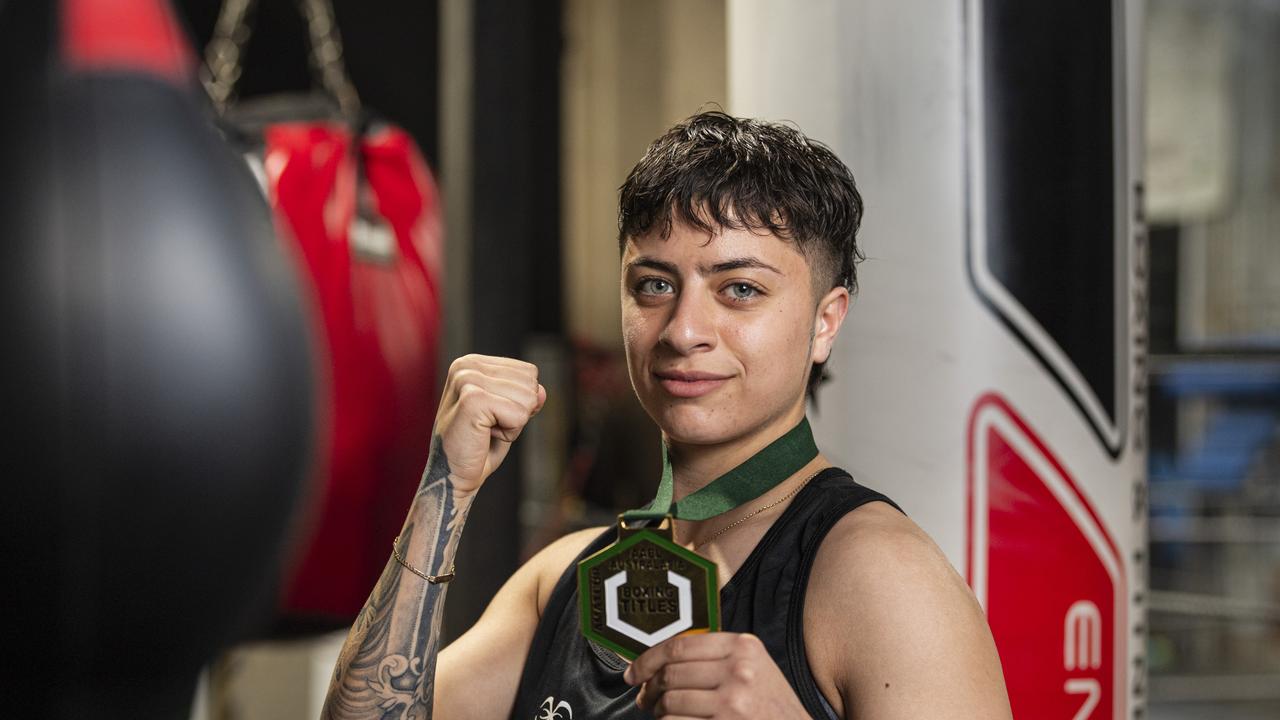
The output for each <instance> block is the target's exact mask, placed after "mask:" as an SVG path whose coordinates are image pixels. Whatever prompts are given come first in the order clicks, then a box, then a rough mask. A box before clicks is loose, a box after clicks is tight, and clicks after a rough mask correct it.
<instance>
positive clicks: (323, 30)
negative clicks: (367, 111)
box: [200, 0, 360, 118]
mask: <svg viewBox="0 0 1280 720" xmlns="http://www.w3.org/2000/svg"><path fill="white" fill-rule="evenodd" d="M257 6H258V0H223V2H222V8H221V10H219V12H218V21H217V23H216V24H215V25H214V27H213V37H212V38H210V39H209V44H208V45H206V46H205V49H204V62H205V66H204V68H202V69H201V73H200V79H201V82H203V83H204V87H205V91H206V92H208V93H209V97H210V98H212V99H213V104H214V105H215V106H216V107H217V108H218V112H220V113H223V112H226V110H227V108H229V107H230V106H231V105H233V104H234V103H235V99H236V84H237V83H238V82H239V80H240V75H241V74H242V72H243V70H244V48H245V46H246V45H247V44H248V42H249V36H250V35H252V34H253V14H254V12H255V11H256V10H257ZM296 7H297V8H298V11H299V13H300V14H301V15H302V18H303V20H305V21H306V24H307V45H308V48H309V50H310V60H311V71H312V73H313V74H314V76H315V78H316V79H318V80H319V81H320V87H322V88H323V89H324V91H325V92H326V93H327V94H328V95H329V96H330V97H331V98H332V99H333V100H334V102H336V103H337V105H338V109H339V111H340V112H341V113H342V114H343V115H344V116H346V117H348V118H357V117H359V115H360V96H359V95H358V94H357V93H356V88H355V85H354V84H352V82H351V76H350V75H348V74H347V67H346V64H345V63H344V62H343V54H342V37H341V35H339V33H338V24H337V21H336V20H335V19H334V14H333V3H332V0H297V2H296Z"/></svg>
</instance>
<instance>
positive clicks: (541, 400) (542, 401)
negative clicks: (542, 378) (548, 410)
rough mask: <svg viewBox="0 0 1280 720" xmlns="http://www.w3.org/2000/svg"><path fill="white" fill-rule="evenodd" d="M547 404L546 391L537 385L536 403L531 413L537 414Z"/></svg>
mask: <svg viewBox="0 0 1280 720" xmlns="http://www.w3.org/2000/svg"><path fill="white" fill-rule="evenodd" d="M546 404H547V389H546V388H544V387H542V385H541V384H539V385H538V403H537V404H536V405H534V406H533V413H534V414H535V415H537V414H538V412H539V411H541V410H542V406H543V405H546Z"/></svg>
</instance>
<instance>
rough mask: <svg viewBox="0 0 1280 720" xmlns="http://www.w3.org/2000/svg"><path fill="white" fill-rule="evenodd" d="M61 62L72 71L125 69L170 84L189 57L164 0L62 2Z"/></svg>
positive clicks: (182, 77) (186, 71) (187, 68)
mask: <svg viewBox="0 0 1280 720" xmlns="http://www.w3.org/2000/svg"><path fill="white" fill-rule="evenodd" d="M61 21H62V58H63V62H64V63H65V64H66V66H67V68H68V69H69V70H70V71H71V72H77V73H79V72H89V73H92V72H104V71H125V72H141V73H148V74H152V75H157V76H159V77H161V78H163V79H165V80H168V81H170V82H172V83H174V84H178V85H181V84H185V83H186V82H188V81H189V79H190V78H191V77H192V72H193V69H194V63H193V56H192V53H191V50H190V48H189V46H188V45H187V39H186V36H185V35H184V34H183V33H182V30H181V29H180V28H179V27H178V23H177V22H176V20H175V19H174V17H173V13H172V11H171V9H170V8H169V4H168V3H167V2H166V0H62V16H61Z"/></svg>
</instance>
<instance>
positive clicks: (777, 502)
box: [693, 468, 826, 550]
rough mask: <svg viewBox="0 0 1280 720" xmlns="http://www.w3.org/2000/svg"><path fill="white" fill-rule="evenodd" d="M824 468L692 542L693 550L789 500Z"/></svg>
mask: <svg viewBox="0 0 1280 720" xmlns="http://www.w3.org/2000/svg"><path fill="white" fill-rule="evenodd" d="M825 469H826V468H822V469H821V470H818V471H817V472H815V473H814V474H812V475H810V476H809V477H807V478H805V479H804V482H802V483H800V484H799V485H797V486H795V488H794V489H792V490H791V492H789V493H787V494H786V495H783V496H782V497H780V498H778V499H777V500H774V501H773V502H771V503H769V504H768V505H765V506H764V507H758V508H756V509H755V510H752V511H751V512H749V513H747V514H746V515H743V516H742V517H740V518H738V519H737V520H734V521H733V522H731V523H729V524H728V525H725V526H724V527H722V528H720V529H719V530H717V531H715V532H714V533H711V536H710V537H708V538H707V539H705V540H701V541H699V542H696V543H694V544H693V549H694V550H697V549H698V548H701V547H702V546H704V545H706V544H707V543H709V542H711V541H712V540H715V539H716V538H718V537H720V536H721V535H723V534H725V533H727V532H729V531H730V530H732V529H734V528H736V527H738V526H739V525H741V524H742V523H744V522H746V521H748V520H750V519H751V518H753V517H755V516H757V515H759V514H760V513H762V512H764V511H765V510H768V509H770V508H774V507H777V506H779V505H781V504H782V503H784V502H786V501H788V500H790V499H791V498H793V497H795V496H796V494H797V493H799V492H800V491H801V490H803V489H804V486H805V485H808V484H809V481H810V480H812V479H814V478H816V477H818V474H819V473H821V472H822V470H825Z"/></svg>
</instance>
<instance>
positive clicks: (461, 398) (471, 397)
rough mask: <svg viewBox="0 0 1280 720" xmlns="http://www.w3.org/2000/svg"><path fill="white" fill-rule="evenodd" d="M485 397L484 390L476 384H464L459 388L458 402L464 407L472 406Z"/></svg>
mask: <svg viewBox="0 0 1280 720" xmlns="http://www.w3.org/2000/svg"><path fill="white" fill-rule="evenodd" d="M483 397H484V388H482V387H480V386H479V385H476V384H475V383H470V382H464V383H463V384H462V386H461V387H459V388H458V402H459V403H460V404H462V405H467V406H471V405H474V404H475V403H476V402H477V401H479V400H480V399H481V398H483Z"/></svg>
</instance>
